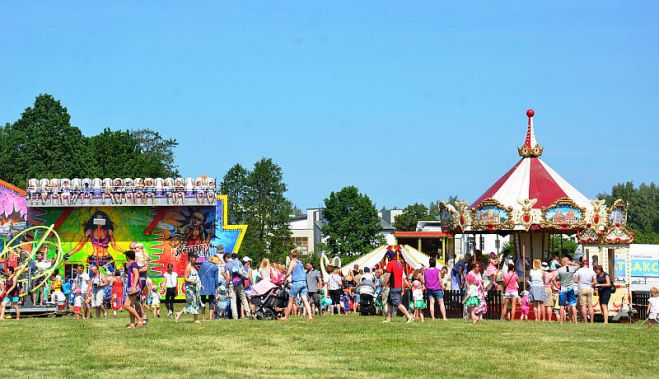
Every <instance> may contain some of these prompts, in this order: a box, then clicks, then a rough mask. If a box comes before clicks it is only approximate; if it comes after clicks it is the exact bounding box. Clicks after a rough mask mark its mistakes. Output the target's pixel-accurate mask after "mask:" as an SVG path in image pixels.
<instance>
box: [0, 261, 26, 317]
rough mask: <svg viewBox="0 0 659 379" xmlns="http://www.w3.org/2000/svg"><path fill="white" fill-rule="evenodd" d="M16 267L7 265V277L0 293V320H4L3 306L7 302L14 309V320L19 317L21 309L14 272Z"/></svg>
mask: <svg viewBox="0 0 659 379" xmlns="http://www.w3.org/2000/svg"><path fill="white" fill-rule="evenodd" d="M15 271H16V269H15V268H13V267H11V266H10V267H7V273H8V276H7V279H6V280H5V288H4V291H2V292H1V293H0V297H1V298H2V300H1V301H0V321H4V320H5V307H6V306H7V304H11V305H13V306H14V309H15V310H16V321H18V320H20V318H21V309H20V307H19V305H20V303H19V298H18V295H19V293H20V286H19V285H18V278H17V277H16V273H15Z"/></svg>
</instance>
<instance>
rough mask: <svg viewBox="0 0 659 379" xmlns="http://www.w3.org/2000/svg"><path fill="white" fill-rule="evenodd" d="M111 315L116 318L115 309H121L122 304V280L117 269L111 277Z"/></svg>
mask: <svg viewBox="0 0 659 379" xmlns="http://www.w3.org/2000/svg"><path fill="white" fill-rule="evenodd" d="M111 293H112V315H113V316H114V318H117V311H121V310H123V306H124V281H123V279H122V278H121V273H120V272H119V270H117V271H115V272H114V277H113V279H112V292H111Z"/></svg>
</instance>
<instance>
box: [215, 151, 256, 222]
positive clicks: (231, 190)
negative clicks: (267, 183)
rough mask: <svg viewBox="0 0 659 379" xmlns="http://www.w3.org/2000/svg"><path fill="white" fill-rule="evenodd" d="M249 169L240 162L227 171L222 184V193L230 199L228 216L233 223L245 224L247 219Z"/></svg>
mask: <svg viewBox="0 0 659 379" xmlns="http://www.w3.org/2000/svg"><path fill="white" fill-rule="evenodd" d="M248 175H249V171H247V170H246V169H245V168H244V167H243V166H241V165H240V164H236V165H234V166H233V167H231V168H230V169H229V171H227V173H226V175H224V179H223V180H222V183H221V184H220V193H222V194H225V195H227V197H228V199H229V208H228V213H229V214H228V218H229V222H230V223H231V224H244V223H245V222H246V221H247V213H246V212H245V199H246V198H247V192H248V191H247V190H248V188H247V176H248Z"/></svg>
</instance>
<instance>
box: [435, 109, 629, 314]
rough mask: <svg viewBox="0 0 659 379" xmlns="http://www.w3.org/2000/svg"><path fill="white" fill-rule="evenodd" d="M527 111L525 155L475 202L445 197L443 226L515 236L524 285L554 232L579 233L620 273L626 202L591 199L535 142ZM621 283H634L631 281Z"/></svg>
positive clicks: (588, 248) (599, 260) (591, 252)
mask: <svg viewBox="0 0 659 379" xmlns="http://www.w3.org/2000/svg"><path fill="white" fill-rule="evenodd" d="M526 116H527V117H528V124H527V131H526V138H525V140H524V144H523V145H522V146H521V147H519V148H518V149H517V151H518V154H519V155H520V157H521V159H520V160H519V161H518V162H517V163H516V164H515V165H514V166H513V167H512V168H511V169H510V170H508V172H506V173H505V174H504V175H503V176H502V177H501V178H499V179H498V180H497V181H496V182H495V183H494V184H493V185H492V186H491V187H490V188H489V189H487V190H486V191H485V192H484V193H483V194H482V195H481V196H480V197H479V198H478V199H476V201H474V202H473V203H472V204H471V205H468V203H467V202H465V201H457V202H456V206H455V207H454V206H453V205H450V204H447V203H445V202H440V203H439V208H440V221H441V224H442V229H443V230H444V231H450V232H451V233H454V234H474V235H477V234H500V235H510V236H511V238H512V241H513V242H514V250H515V252H516V253H517V258H518V262H519V266H520V268H518V270H520V271H521V273H522V276H523V287H524V288H526V282H527V280H526V272H527V269H528V268H529V267H530V260H532V259H535V258H539V259H542V260H548V259H549V258H550V244H551V243H552V242H551V241H552V239H551V236H552V235H561V236H563V235H569V236H576V238H577V239H578V241H579V242H580V243H582V244H583V245H584V246H585V257H584V258H585V259H589V260H591V262H592V263H593V265H594V264H601V265H602V266H603V267H605V269H606V271H608V272H609V273H611V274H612V275H611V276H612V277H615V261H616V259H618V257H617V255H618V254H619V253H620V254H621V256H622V255H624V254H623V253H624V251H625V248H626V247H627V246H628V245H629V244H630V243H631V242H632V241H633V240H634V233H633V232H631V231H629V230H627V229H626V227H625V223H626V220H627V211H626V207H625V204H624V202H623V201H622V200H617V201H616V202H615V203H614V204H613V205H612V206H611V208H606V206H605V204H604V201H603V200H589V199H588V198H587V197H586V196H584V195H583V194H582V193H581V192H579V191H578V190H577V189H575V188H574V187H573V186H572V185H570V183H568V182H567V181H566V180H565V179H563V178H562V177H561V176H560V175H559V174H558V173H557V172H556V171H554V170H553V169H552V168H551V167H550V166H549V165H548V164H547V163H545V162H544V161H543V160H542V159H540V156H541V155H542V154H543V152H544V148H543V147H541V146H540V145H538V143H537V141H536V137H535V130H534V126H533V117H534V116H535V112H534V111H533V110H532V109H529V110H528V111H527V112H526ZM561 238H562V237H561ZM476 240H479V239H476ZM484 253H486V252H484ZM621 259H628V257H627V258H625V257H622V258H621ZM618 283H619V284H623V285H624V286H626V287H627V289H628V288H629V280H625V281H624V282H622V283H620V281H618ZM621 292H623V291H621ZM624 292H628V291H624ZM613 301H614V300H613V299H612V302H613ZM626 302H627V303H628V300H627V301H626ZM621 305H622V304H618V306H617V308H618V309H620V307H621ZM615 308H616V307H615V306H614V307H613V309H615Z"/></svg>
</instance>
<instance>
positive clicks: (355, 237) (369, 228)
mask: <svg viewBox="0 0 659 379" xmlns="http://www.w3.org/2000/svg"><path fill="white" fill-rule="evenodd" d="M324 213H325V219H326V220H327V223H326V224H325V225H324V226H323V234H325V235H327V236H328V237H329V238H328V242H327V243H328V246H329V249H330V251H331V252H332V253H334V254H337V255H341V256H344V257H351V256H355V255H360V254H362V253H364V252H367V251H369V250H371V249H373V248H375V247H377V246H378V245H380V244H382V243H383V242H384V237H383V236H382V235H380V234H379V232H380V218H379V217H378V212H377V210H376V209H375V206H374V205H373V202H371V199H370V198H369V197H368V196H367V195H365V194H361V193H359V190H358V189H357V187H354V186H349V187H345V188H343V189H341V190H340V191H339V192H332V193H331V194H330V196H329V197H328V198H327V199H325V212H324Z"/></svg>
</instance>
